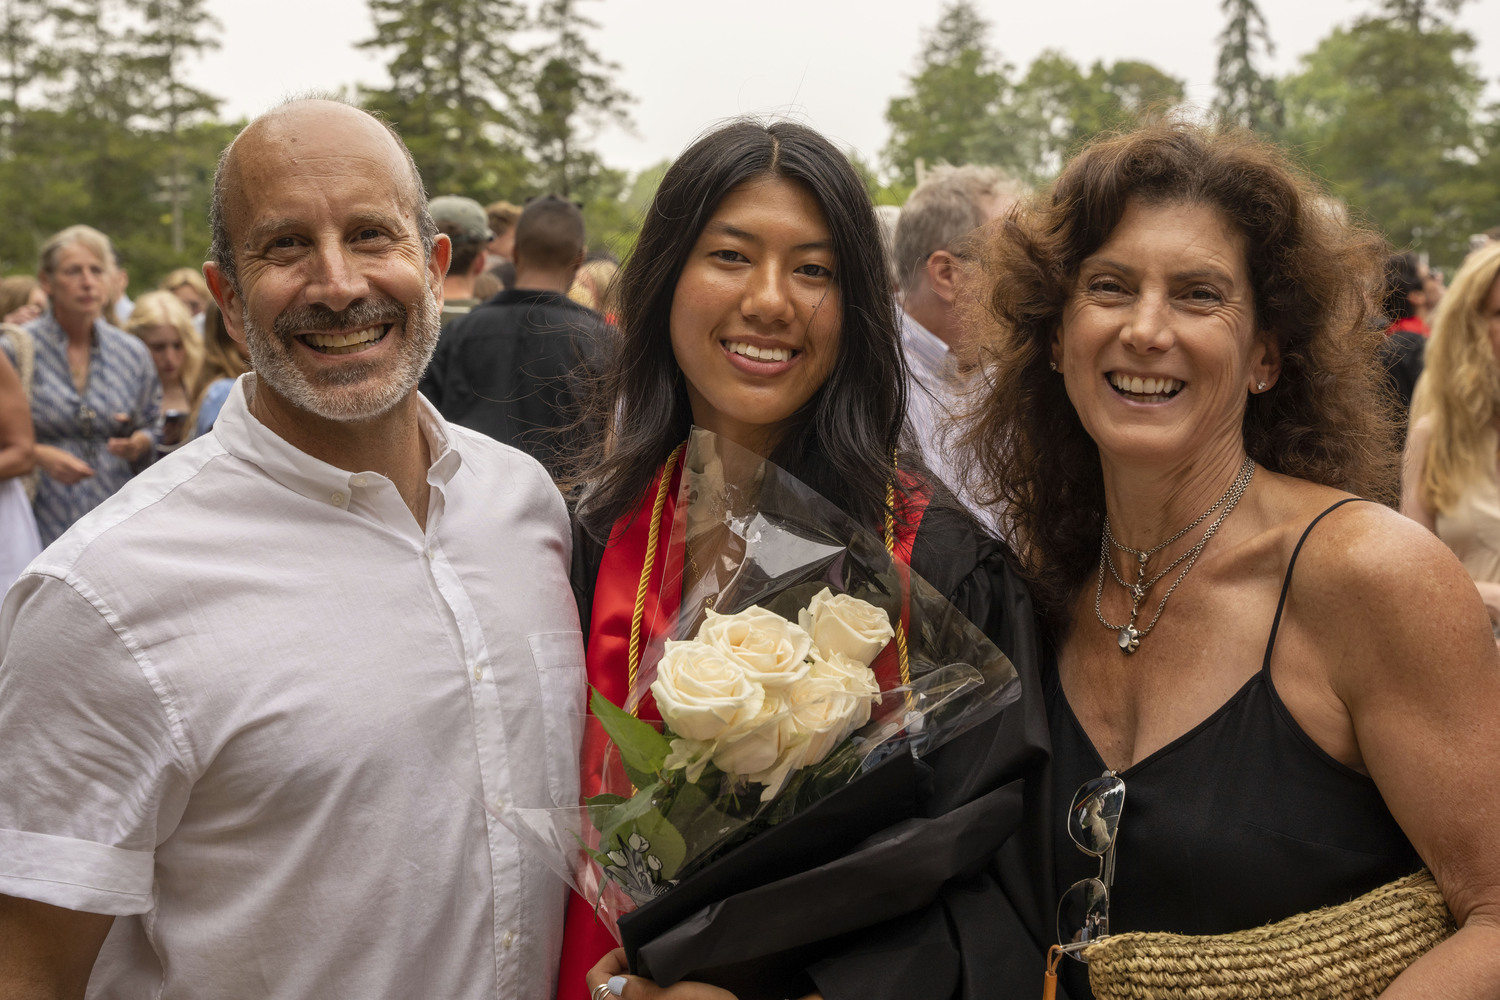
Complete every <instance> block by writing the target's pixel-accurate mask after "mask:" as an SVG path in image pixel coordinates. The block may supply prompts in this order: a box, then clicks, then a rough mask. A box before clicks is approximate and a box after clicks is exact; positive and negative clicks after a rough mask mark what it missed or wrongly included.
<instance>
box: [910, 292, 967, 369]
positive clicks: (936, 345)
mask: <svg viewBox="0 0 1500 1000" xmlns="http://www.w3.org/2000/svg"><path fill="white" fill-rule="evenodd" d="M901 346H902V347H904V348H906V358H907V363H908V364H910V365H911V367H912V368H914V369H916V371H917V372H918V374H920V375H923V376H937V377H939V378H945V379H946V378H953V377H955V376H956V375H957V374H958V365H957V359H956V358H954V357H953V352H952V351H951V350H949V349H948V345H947V344H945V343H943V339H942V338H941V337H939V336H938V335H937V334H935V333H933V332H932V331H931V330H929V329H927V327H925V326H923V325H922V324H921V323H918V322H917V321H916V320H914V319H912V318H911V314H909V313H908V312H907V311H906V310H905V309H903V310H901Z"/></svg>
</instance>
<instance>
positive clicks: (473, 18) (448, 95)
mask: <svg viewBox="0 0 1500 1000" xmlns="http://www.w3.org/2000/svg"><path fill="white" fill-rule="evenodd" d="M369 2H370V11H371V13H372V14H373V15H374V17H375V36H374V37H373V38H370V39H368V40H366V41H364V42H362V43H360V44H361V47H364V48H370V49H376V50H381V51H388V52H390V53H391V59H390V62H389V63H388V64H387V70H388V72H389V73H390V77H391V85H390V86H389V87H387V88H385V89H366V90H363V91H361V100H362V101H363V103H364V104H365V106H366V107H369V108H371V109H372V110H375V111H379V112H380V113H382V114H383V115H384V116H385V117H386V118H387V119H389V120H390V121H391V123H392V124H394V125H395V126H396V128H397V129H398V130H399V131H400V132H401V136H402V138H403V139H405V141H406V144H407V146H408V147H409V148H410V149H411V151H412V156H413V158H414V159H415V160H416V161H417V167H418V169H419V170H421V172H422V178H423V180H424V181H425V182H426V184H427V190H428V192H429V193H430V194H433V195H439V194H465V195H468V196H469V197H472V198H475V199H477V200H479V201H481V202H490V201H495V200H497V199H500V198H511V199H516V198H517V197H518V192H521V191H526V190H529V187H530V186H529V184H528V180H529V176H530V173H531V164H530V163H529V162H528V161H527V160H526V158H525V156H524V155H523V154H522V153H521V152H520V151H519V148H520V147H519V144H518V143H517V142H515V141H514V140H515V136H516V128H517V123H516V121H515V118H514V115H513V114H512V113H511V111H510V108H511V105H512V103H513V99H514V92H515V90H516V88H517V87H518V86H519V85H520V82H521V75H522V70H521V64H520V62H521V61H520V56H519V55H518V54H517V53H516V51H515V50H514V49H513V48H512V47H511V42H510V40H511V37H512V36H513V35H514V33H515V32H516V31H518V30H519V29H520V28H521V27H522V26H523V25H524V22H525V9H524V7H523V6H521V5H520V4H519V3H518V2H517V0H369Z"/></svg>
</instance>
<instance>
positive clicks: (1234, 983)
mask: <svg viewBox="0 0 1500 1000" xmlns="http://www.w3.org/2000/svg"><path fill="white" fill-rule="evenodd" d="M1454 930H1455V927H1454V924H1453V917H1452V915H1451V914H1449V912H1448V907H1447V904H1445V903H1444V902H1443V896H1442V893H1440V892H1439V891H1438V887H1437V883H1436V882H1434V881H1433V880H1432V876H1431V875H1430V874H1428V872H1427V871H1426V870H1425V869H1424V870H1422V871H1419V872H1417V873H1416V874H1415V875H1409V876H1407V877H1406V878H1402V879H1397V880H1396V881H1394V882H1392V883H1390V884H1389V885H1383V886H1381V887H1380V888H1379V889H1376V890H1374V891H1373V892H1369V893H1366V894H1365V895H1363V896H1360V897H1359V898H1358V899H1355V900H1351V901H1350V902H1348V903H1344V904H1342V905H1340V906H1329V907H1325V908H1323V909H1321V910H1314V911H1313V912H1311V913H1298V914H1296V915H1295V916H1291V917H1287V918H1286V919H1285V920H1281V921H1278V922H1276V923H1274V924H1267V925H1266V926H1264V927H1257V928H1255V929H1254V930H1248V931H1237V932H1235V933H1233V934H1212V935H1208V934H1205V935H1186V934H1163V933H1155V932H1135V931H1133V932H1130V933H1126V934H1115V935H1112V936H1110V937H1106V938H1102V939H1100V941H1099V942H1098V943H1097V944H1094V945H1091V946H1090V947H1089V949H1088V951H1087V955H1088V961H1089V985H1090V986H1091V987H1092V988H1093V991H1094V996H1095V998H1096V1000H1166V998H1168V997H1170V998H1173V1000H1239V998H1242V997H1243V998H1250V997H1255V998H1261V1000H1265V998H1273V997H1288V998H1290V997H1297V998H1300V1000H1325V998H1326V1000H1333V998H1339V1000H1359V998H1365V997H1375V996H1378V995H1379V994H1380V992H1381V991H1382V990H1384V989H1385V988H1386V987H1387V986H1388V985H1390V982H1391V980H1393V979H1395V978H1396V976H1398V975H1399V974H1400V973H1401V971H1402V970H1403V969H1405V968H1406V967H1407V966H1408V965H1410V964H1411V963H1412V962H1414V961H1416V959H1417V958H1418V957H1419V956H1420V955H1422V954H1423V953H1424V952H1426V951H1427V950H1428V949H1429V948H1431V947H1432V946H1433V945H1435V944H1437V943H1438V942H1440V941H1442V940H1443V939H1444V938H1446V937H1448V936H1449V935H1450V934H1452V933H1453V932H1454Z"/></svg>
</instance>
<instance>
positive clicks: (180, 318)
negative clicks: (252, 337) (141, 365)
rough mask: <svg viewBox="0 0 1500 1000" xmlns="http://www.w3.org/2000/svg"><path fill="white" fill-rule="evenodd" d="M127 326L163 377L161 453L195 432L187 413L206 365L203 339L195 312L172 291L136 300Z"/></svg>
mask: <svg viewBox="0 0 1500 1000" xmlns="http://www.w3.org/2000/svg"><path fill="white" fill-rule="evenodd" d="M125 329H126V330H127V331H129V332H130V333H133V334H135V335H136V336H137V337H139V338H140V339H141V341H142V342H143V343H144V344H145V345H146V346H147V347H149V348H150V349H151V362H152V363H153V364H154V365H156V377H157V378H159V379H160V380H161V410H162V421H161V430H160V431H159V432H158V433H157V435H156V451H157V454H158V455H162V454H165V453H167V452H169V451H173V450H174V449H176V448H177V447H178V446H179V445H181V444H182V443H183V442H184V441H186V440H187V439H188V438H189V437H191V436H192V435H191V434H190V433H189V431H190V429H191V428H190V427H189V425H188V413H189V411H190V410H192V408H193V397H192V394H191V389H192V387H193V386H196V385H197V384H198V372H199V370H200V369H201V368H202V367H203V339H202V338H201V337H199V336H198V330H197V328H196V327H195V326H194V325H193V317H192V314H191V313H189V312H188V307H187V306H186V305H185V304H184V303H183V302H182V300H181V299H180V298H178V297H177V296H176V295H174V294H173V293H171V292H166V291H156V292H147V293H146V294H145V295H142V296H141V297H140V298H139V299H137V300H136V303H135V311H133V312H132V313H131V314H130V320H129V322H128V323H126V324H125Z"/></svg>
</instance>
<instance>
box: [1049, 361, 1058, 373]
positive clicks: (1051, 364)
mask: <svg viewBox="0 0 1500 1000" xmlns="http://www.w3.org/2000/svg"><path fill="white" fill-rule="evenodd" d="M1047 367H1048V368H1051V369H1052V370H1053V371H1057V362H1056V361H1049V362H1047Z"/></svg>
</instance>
